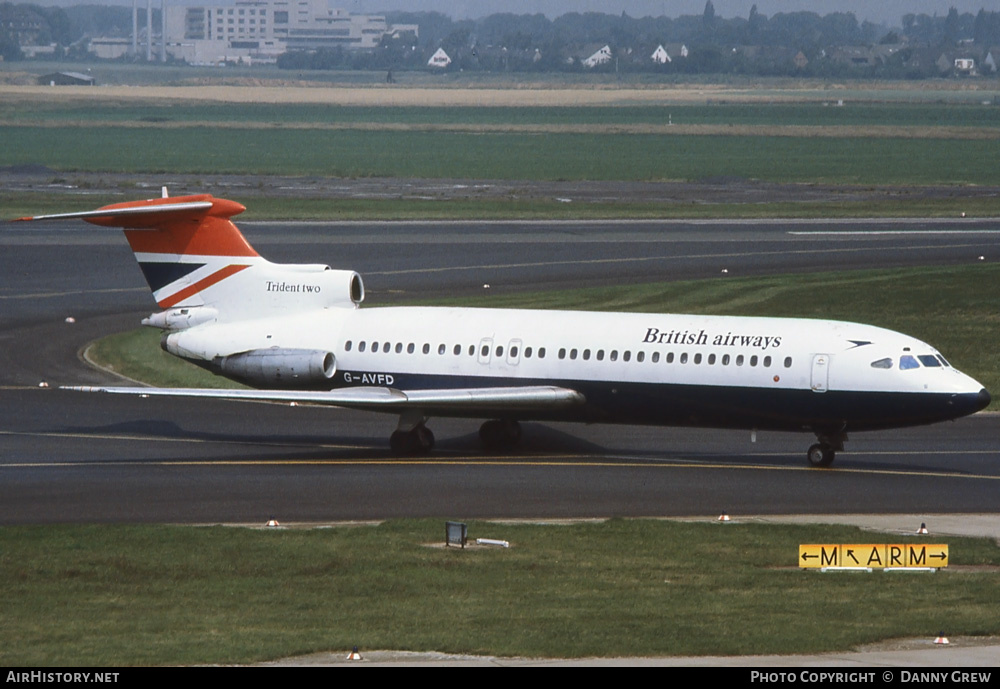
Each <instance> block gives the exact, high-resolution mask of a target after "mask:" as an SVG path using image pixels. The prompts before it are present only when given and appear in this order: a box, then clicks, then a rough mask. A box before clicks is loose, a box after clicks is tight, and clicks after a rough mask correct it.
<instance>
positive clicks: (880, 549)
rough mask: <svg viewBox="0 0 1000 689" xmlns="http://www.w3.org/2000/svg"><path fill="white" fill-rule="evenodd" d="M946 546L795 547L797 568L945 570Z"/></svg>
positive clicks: (825, 544) (910, 544) (859, 545)
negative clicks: (922, 568)
mask: <svg viewBox="0 0 1000 689" xmlns="http://www.w3.org/2000/svg"><path fill="white" fill-rule="evenodd" d="M947 566H948V545H947V544H946V543H886V544H881V543H822V544H808V545H807V544H800V545H799V567H804V568H808V569H821V568H824V567H869V568H871V569H894V568H899V567H936V568H938V567H947Z"/></svg>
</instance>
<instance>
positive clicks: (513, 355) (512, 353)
mask: <svg viewBox="0 0 1000 689" xmlns="http://www.w3.org/2000/svg"><path fill="white" fill-rule="evenodd" d="M510 358H511V359H516V358H517V347H516V346H515V347H511V348H510Z"/></svg>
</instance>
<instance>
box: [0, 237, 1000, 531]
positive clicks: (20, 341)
mask: <svg viewBox="0 0 1000 689" xmlns="http://www.w3.org/2000/svg"><path fill="white" fill-rule="evenodd" d="M240 225H241V228H242V229H244V231H245V233H246V235H247V237H248V239H249V240H250V241H251V243H252V244H253V245H254V246H255V247H256V248H257V249H258V250H259V251H260V252H261V253H262V254H263V255H265V256H267V257H268V258H270V259H272V260H275V261H287V262H303V261H316V262H325V263H329V264H330V265H332V266H333V267H335V268H351V269H354V270H357V271H359V272H360V273H362V275H363V276H364V278H365V281H366V287H367V290H368V297H367V300H366V303H368V304H379V303H397V302H399V301H408V300H414V299H418V298H421V299H422V298H435V297H440V296H446V295H469V294H482V293H483V292H484V287H483V285H484V284H488V285H490V287H489V290H490V292H489V293H516V292H520V291H535V290H540V289H550V288H569V287H575V286H581V285H606V284H621V283H638V282H647V281H659V280H670V279H691V278H720V276H721V275H729V276H732V275H760V274H768V273H775V272H802V271H818V270H831V269H859V268H869V267H871V268H875V267H884V266H890V265H928V264H962V263H972V262H977V261H980V260H990V261H992V260H997V257H998V256H1000V251H998V249H1000V221H996V220H989V221H984V220H964V219H955V220H951V221H942V220H915V221H844V222H775V221H759V222H737V221H733V222H698V223H692V222H662V223H661V222H635V223H612V222H584V223H572V222H553V223H443V224H432V223H391V224H383V225H374V224H365V223H342V224H337V223H330V224H323V223H243V224H240ZM0 248H2V251H0V271H2V272H0V274H3V275H4V276H5V277H4V282H3V285H2V287H0V328H2V331H0V332H2V335H0V337H2V339H0V386H2V387H0V410H2V412H3V413H2V416H0V475H2V476H3V480H2V481H0V504H3V505H4V506H5V509H4V510H3V511H2V514H0V523H6V524H13V523H53V522H183V523H201V522H251V523H258V522H263V521H265V520H267V519H269V518H271V517H275V518H278V519H279V520H283V521H330V520H338V521H339V520H356V519H360V520H368V519H383V518H389V517H403V516H434V517H445V518H455V519H467V518H475V517H528V518H531V517H544V518H556V517H560V518H563V517H608V516H672V515H711V514H717V513H720V512H722V511H728V512H730V513H734V514H736V513H745V514H749V513H753V514H787V513H821V512H875V513H890V512H906V513H922V512H935V513H946V512H994V513H995V512H997V511H1000V490H998V488H1000V461H998V460H1000V417H998V416H997V415H978V416H976V417H973V418H970V419H964V420H962V421H959V422H955V423H948V424H940V425H936V426H930V427H925V428H918V429H910V430H902V431H891V432H881V433H871V434H858V435H856V436H852V437H851V439H850V442H849V443H848V445H847V450H846V451H845V452H843V453H840V454H838V460H837V463H836V464H835V465H834V468H833V469H830V470H815V469H808V468H806V465H805V459H804V454H805V450H806V448H807V447H808V445H809V444H810V443H811V442H812V436H810V435H805V434H803V435H795V434H769V433H761V434H759V435H758V438H757V442H751V439H750V437H749V435H750V434H749V433H743V432H723V431H714V430H687V429H670V428H641V427H623V426H581V425H561V424H528V425H527V426H526V428H525V431H526V433H525V442H524V444H523V446H522V447H521V448H520V449H519V450H518V452H517V453H516V454H513V455H491V454H484V453H483V451H482V450H481V449H480V447H479V442H478V438H477V435H476V433H477V430H478V425H479V424H478V422H476V421H465V420H445V419H433V420H432V421H431V422H430V424H429V425H431V426H432V427H433V429H434V432H435V435H436V436H437V438H438V448H437V449H436V451H435V453H434V454H433V455H432V456H431V457H429V458H423V459H421V460H414V461H405V460H398V459H394V458H393V457H392V456H391V455H390V453H389V450H388V443H387V437H388V434H389V432H390V431H391V430H392V429H393V428H394V426H395V418H394V417H391V416H381V415H370V414H362V413H358V412H351V411H347V410H336V409H320V408H308V407H288V406H284V405H271V404H246V403H242V404H241V403H222V402H213V401H208V400H167V399H139V400H136V399H121V398H117V397H112V396H101V395H87V394H82V393H72V392H68V391H62V390H58V389H57V388H58V386H59V385H73V384H91V383H100V382H107V381H108V380H109V377H108V376H107V374H104V373H102V372H99V371H95V370H93V369H91V368H89V367H87V366H86V365H85V364H84V363H82V362H81V361H80V359H79V357H78V352H79V350H80V348H81V347H82V346H83V345H84V344H85V343H86V342H88V341H90V340H92V339H94V338H96V337H100V336H101V335H103V334H107V333H110V332H115V331H117V330H123V329H129V328H131V327H133V326H134V325H137V324H138V321H139V318H141V317H142V316H143V315H146V314H148V313H149V312H151V311H153V310H155V305H154V304H153V302H152V299H151V297H150V295H149V293H148V290H147V288H146V286H145V283H144V282H143V279H142V276H141V273H140V271H139V269H138V267H137V266H136V265H135V261H134V259H133V257H132V255H131V252H130V251H129V249H128V247H127V245H126V243H125V240H124V238H123V237H121V235H120V234H119V233H118V232H117V231H112V230H103V229H98V228H91V227H89V226H83V225H82V224H81V223H75V222H69V223H62V224H19V225H8V226H5V227H4V228H3V232H2V235H0ZM980 257H983V258H982V259H980ZM723 270H725V271H726V272H725V273H723V272H722V271H723ZM720 279H721V278H720ZM67 317H73V319H74V320H75V322H74V323H67V322H66V321H65V319H66V318H67ZM42 381H44V382H45V383H46V384H47V385H48V387H45V388H42V387H39V384H40V383H41V382H42Z"/></svg>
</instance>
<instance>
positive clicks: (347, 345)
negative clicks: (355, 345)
mask: <svg viewBox="0 0 1000 689" xmlns="http://www.w3.org/2000/svg"><path fill="white" fill-rule="evenodd" d="M344 351H345V352H349V351H351V341H350V340H348V341H347V342H345V343H344Z"/></svg>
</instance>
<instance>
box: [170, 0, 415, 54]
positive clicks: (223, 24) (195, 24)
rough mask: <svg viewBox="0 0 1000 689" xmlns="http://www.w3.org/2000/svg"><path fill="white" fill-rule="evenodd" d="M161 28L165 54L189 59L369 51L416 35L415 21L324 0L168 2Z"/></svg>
mask: <svg viewBox="0 0 1000 689" xmlns="http://www.w3.org/2000/svg"><path fill="white" fill-rule="evenodd" d="M165 26H166V29H165V33H166V41H167V52H168V53H170V54H171V55H172V56H173V57H174V58H175V59H183V60H186V61H188V62H193V63H215V62H220V61H229V60H236V59H242V60H244V61H246V60H273V59H275V58H277V56H278V55H280V54H282V53H285V52H288V51H290V50H316V49H320V48H342V49H345V50H363V49H371V48H375V47H376V46H378V45H379V43H380V42H381V41H382V37H383V36H386V35H393V34H394V33H395V34H401V33H412V34H413V35H414V36H416V34H417V27H416V26H415V25H411V24H406V25H401V26H390V25H388V24H387V23H386V20H385V15H380V14H351V13H349V12H347V11H346V10H341V9H331V8H330V5H329V3H328V0H235V2H230V3H225V4H221V3H220V4H213V5H199V6H192V7H185V6H182V5H168V7H167V9H166V22H165Z"/></svg>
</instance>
